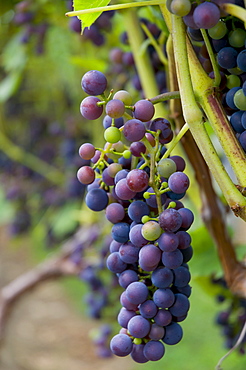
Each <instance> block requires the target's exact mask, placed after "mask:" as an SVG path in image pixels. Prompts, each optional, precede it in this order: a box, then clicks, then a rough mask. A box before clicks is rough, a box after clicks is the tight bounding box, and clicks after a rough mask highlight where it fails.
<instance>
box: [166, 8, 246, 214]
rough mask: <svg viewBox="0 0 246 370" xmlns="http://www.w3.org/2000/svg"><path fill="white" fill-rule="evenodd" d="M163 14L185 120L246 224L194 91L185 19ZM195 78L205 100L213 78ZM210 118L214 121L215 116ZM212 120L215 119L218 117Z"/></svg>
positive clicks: (244, 207)
mask: <svg viewBox="0 0 246 370" xmlns="http://www.w3.org/2000/svg"><path fill="white" fill-rule="evenodd" d="M161 11H162V14H163V16H164V18H165V16H167V17H169V27H170V30H171V34H172V40H173V47H174V55H175V64H176V70H177V77H178V83H179V91H180V95H181V102H182V108H183V114H184V119H185V121H186V122H187V124H188V125H189V128H190V131H191V133H192V135H193V137H194V139H195V141H196V143H197V145H198V147H199V149H200V150H201V152H202V155H203V157H204V159H205V161H206V162H207V164H208V167H209V169H210V170H211V172H212V174H213V176H214V178H215V180H216V181H217V183H218V185H219V186H220V188H221V191H222V193H223V194H224V196H225V198H226V200H227V202H228V204H229V205H230V207H231V208H232V210H233V211H234V213H235V214H236V215H237V216H240V217H241V218H242V219H244V220H245V221H246V199H245V198H244V197H243V195H242V194H241V193H240V191H238V189H237V188H236V186H235V185H234V183H233V182H232V180H231V178H230V177H229V175H228V173H227V172H226V170H225V168H224V166H223V164H222V162H221V160H220V158H219V156H218V154H217V153H216V150H215V148H214V146H213V144H212V142H211V140H210V137H209V135H208V133H207V131H206V129H205V127H204V124H203V121H204V117H203V113H202V111H201V109H200V107H199V105H198V103H197V101H196V98H197V96H196V95H195V92H194V90H193V84H192V83H193V81H194V76H193V79H192V77H191V74H190V65H189V60H188V52H189V51H191V48H190V47H188V52H187V44H186V29H185V26H184V23H183V20H182V18H181V17H178V16H176V15H173V14H172V15H171V24H170V13H169V14H168V15H167V13H168V11H167V9H166V7H164V6H161ZM188 45H189V44H188ZM193 53H194V52H193ZM192 62H193V64H194V65H193V64H192V72H193V71H194V70H196V72H197V71H198V70H199V65H198V61H196V60H195V59H192V61H191V63H192ZM195 76H196V80H197V81H196V91H199V93H200V95H202V96H203V97H204V90H205V91H206V88H207V87H208V86H209V80H210V79H209V80H207V79H206V77H205V76H204V74H202V73H201V75H199V74H196V73H195ZM198 95H199V94H198ZM208 95H209V94H208ZM210 96H211V95H210ZM209 111H212V108H211V107H210V109H209V110H208V113H209ZM209 118H211V116H210V117H209ZM212 118H213V119H215V117H212ZM231 156H232V154H231Z"/></svg>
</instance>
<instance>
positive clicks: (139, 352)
mask: <svg viewBox="0 0 246 370" xmlns="http://www.w3.org/2000/svg"><path fill="white" fill-rule="evenodd" d="M144 346H145V345H144V344H133V349H132V352H131V358H132V359H133V360H134V361H135V362H137V363H139V364H144V363H146V362H148V361H149V360H148V359H147V358H146V357H145V356H144V354H143V351H144Z"/></svg>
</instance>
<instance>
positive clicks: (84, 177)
mask: <svg viewBox="0 0 246 370" xmlns="http://www.w3.org/2000/svg"><path fill="white" fill-rule="evenodd" d="M77 178H78V180H79V181H80V182H81V183H82V184H84V185H88V184H92V183H93V181H94V180H95V172H94V170H93V168H91V167H89V166H83V167H80V168H79V170H78V172H77Z"/></svg>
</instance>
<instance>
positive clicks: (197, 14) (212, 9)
mask: <svg viewBox="0 0 246 370" xmlns="http://www.w3.org/2000/svg"><path fill="white" fill-rule="evenodd" d="M193 18H194V22H195V24H196V26H197V28H205V29H209V28H212V27H214V26H215V25H216V24H217V23H218V22H219V20H220V10H219V8H218V6H217V5H216V4H213V3H210V2H208V1H205V2H204V3H201V4H199V5H198V6H197V7H196V8H195V10H194V13H193Z"/></svg>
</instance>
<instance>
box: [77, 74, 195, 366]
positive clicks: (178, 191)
mask: <svg viewBox="0 0 246 370" xmlns="http://www.w3.org/2000/svg"><path fill="white" fill-rule="evenodd" d="M88 86H89V87H88ZM102 86H103V88H102ZM82 88H83V90H84V91H86V92H87V93H88V92H89V93H90V94H91V95H89V96H88V97H86V98H85V99H84V100H83V101H82V104H81V106H82V108H83V109H81V113H82V115H83V116H84V117H86V118H87V119H88V117H90V119H92V118H91V117H93V116H94V115H95V116H96V118H99V117H101V115H102V113H103V112H104V111H105V113H106V117H107V122H108V123H107V125H106V129H105V132H104V138H105V140H106V143H105V146H104V148H95V147H94V145H92V144H91V143H84V144H82V145H81V147H80V148H79V155H80V156H81V158H83V159H84V160H85V159H86V160H90V161H91V165H88V166H83V167H81V168H80V169H79V170H78V172H77V177H78V179H79V181H80V182H81V183H82V184H85V185H87V194H86V197H85V202H86V205H87V206H88V208H89V209H91V210H93V211H96V212H98V211H104V212H105V216H106V219H107V220H108V221H110V222H111V223H112V229H111V236H112V242H111V243H110V245H109V255H108V256H107V259H106V265H107V268H108V269H109V270H110V271H111V272H113V273H114V274H116V276H117V278H118V282H119V285H120V286H121V287H122V288H123V289H124V291H123V293H122V294H121V297H120V302H121V305H122V308H121V310H120V313H119V315H118V322H119V324H120V325H121V326H122V329H121V330H120V333H119V334H117V335H116V336H114V337H113V338H112V340H111V350H112V352H113V353H114V354H116V355H118V356H126V355H128V354H131V356H132V358H133V360H135V361H136V362H139V363H144V362H147V361H149V360H150V361H157V360H159V359H160V358H162V357H163V355H164V352H165V347H164V343H165V344H169V345H173V344H176V343H178V342H179V341H180V340H181V338H182V336H183V331H182V327H181V325H180V324H179V323H180V322H181V321H183V320H184V319H185V318H186V316H187V313H188V310H189V307H190V304H189V300H188V298H189V296H190V294H191V287H190V285H189V282H190V272H189V268H188V265H187V262H188V261H189V260H190V259H191V257H192V253H193V250H192V247H191V237H190V234H189V233H188V232H187V230H189V228H190V227H191V225H192V223H193V220H194V216H193V213H192V212H191V211H190V210H189V209H188V208H186V207H184V205H183V203H182V202H181V199H182V198H183V197H184V196H185V194H186V191H187V189H188V188H189V178H188V177H187V175H186V174H185V173H184V172H183V171H184V169H185V161H184V159H183V158H182V157H180V156H177V155H176V156H170V155H165V153H166V151H167V149H166V147H165V144H167V143H169V142H170V141H171V140H172V138H173V132H172V129H171V126H170V123H169V121H168V120H167V119H165V118H154V113H155V108H154V105H153V104H152V103H151V101H149V100H139V101H138V102H136V103H135V104H134V105H130V102H131V97H130V94H129V93H128V92H127V91H124V90H123V91H118V92H116V93H115V94H114V95H112V94H113V93H112V91H111V92H110V94H109V97H108V98H107V97H106V90H105V89H106V88H107V82H106V79H105V76H104V75H102V73H101V72H99V71H89V72H87V73H86V74H85V75H84V76H83V78H82ZM92 94H93V95H92ZM98 95H100V98H101V99H99V98H98V97H97V96H98ZM90 98H93V102H92V103H91V104H87V101H88V99H90ZM96 99H97V100H96ZM85 102H86V103H85ZM85 108H86V109H87V110H86V112H85V110H84V109H85ZM98 108H100V114H99V113H98ZM117 120H121V121H120V122H121V123H120V124H119V125H116V121H117ZM103 121H104V122H105V118H104V119H103Z"/></svg>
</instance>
